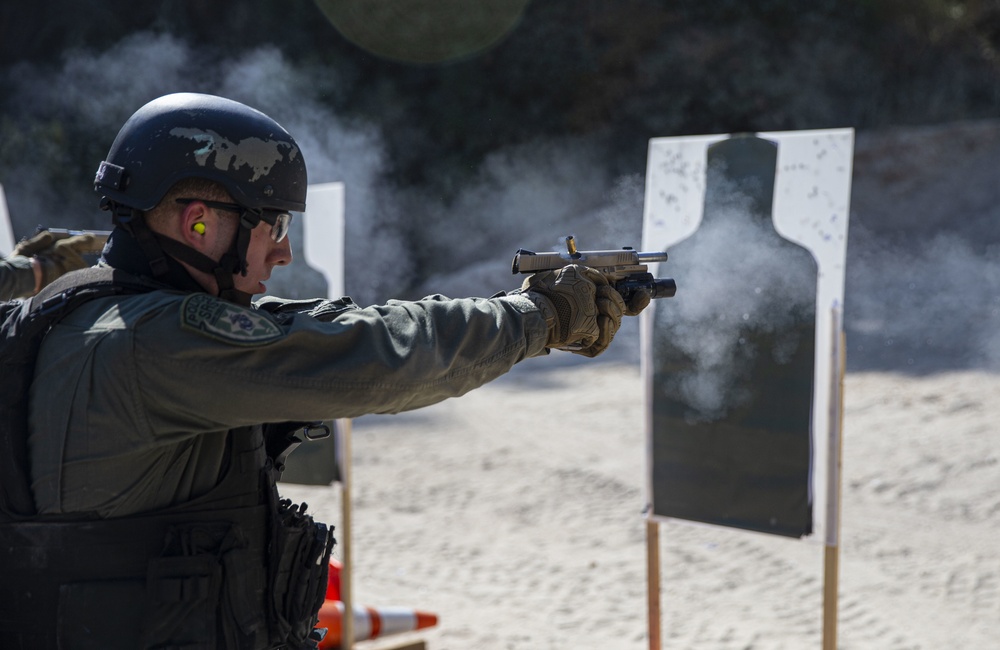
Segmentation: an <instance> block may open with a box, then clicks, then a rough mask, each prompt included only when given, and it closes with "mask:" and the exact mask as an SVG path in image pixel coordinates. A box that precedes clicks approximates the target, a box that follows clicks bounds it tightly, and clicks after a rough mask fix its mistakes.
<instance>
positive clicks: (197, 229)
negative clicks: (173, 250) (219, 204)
mask: <svg viewBox="0 0 1000 650" xmlns="http://www.w3.org/2000/svg"><path fill="white" fill-rule="evenodd" d="M179 226H180V233H179V235H180V238H181V240H182V241H183V242H184V243H185V244H187V245H188V246H190V247H191V248H193V249H195V250H197V251H200V252H202V253H205V254H206V255H210V253H211V252H212V251H214V250H216V248H217V246H218V244H217V242H218V239H219V237H220V236H221V235H222V230H223V229H222V228H220V227H219V226H220V224H219V216H218V214H216V212H215V211H214V210H209V209H208V207H206V206H205V204H204V203H202V202H201V201H192V202H191V203H188V204H187V205H186V206H184V210H183V212H181V218H180V223H179Z"/></svg>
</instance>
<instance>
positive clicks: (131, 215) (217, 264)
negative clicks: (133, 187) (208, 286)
mask: <svg viewBox="0 0 1000 650" xmlns="http://www.w3.org/2000/svg"><path fill="white" fill-rule="evenodd" d="M101 207H102V208H104V209H106V210H111V212H112V215H113V217H112V218H113V221H114V223H115V225H116V226H120V227H122V228H124V229H126V230H128V231H129V232H130V233H131V234H132V236H133V237H134V238H135V240H136V241H137V242H138V243H139V247H140V248H141V249H142V252H143V254H144V255H145V256H146V259H147V260H148V261H149V267H150V269H152V271H153V277H154V278H155V279H158V280H162V279H163V278H164V277H165V276H166V274H167V272H168V266H167V260H166V256H167V255H169V256H170V257H173V258H174V259H176V260H179V261H181V262H185V263H187V264H189V265H191V266H193V267H194V268H196V269H198V270H199V271H201V272H202V273H207V274H209V275H211V276H212V277H214V278H215V283H216V286H217V287H218V290H219V293H218V294H217V295H218V296H219V297H220V298H222V299H223V300H228V301H230V302H233V303H236V304H238V305H243V306H245V307H249V306H250V302H251V300H252V299H253V294H249V293H246V292H244V291H240V290H239V289H237V288H236V287H235V285H234V283H233V276H234V275H236V274H237V273H239V274H240V275H242V276H244V277H246V274H247V250H248V249H249V248H250V235H251V230H252V229H253V228H254V227H255V226H256V225H257V224H256V223H253V222H252V221H251V220H248V219H245V218H244V219H240V224H239V227H238V228H237V229H236V236H235V237H233V241H232V243H231V244H230V246H229V250H227V251H226V252H225V253H223V255H222V257H220V258H219V260H218V261H216V260H213V259H212V258H211V257H209V256H208V255H205V254H204V253H202V252H201V251H198V250H195V249H194V248H191V247H190V246H187V245H186V244H182V243H181V242H179V241H177V240H176V239H172V238H170V237H167V236H166V235H161V234H160V233H157V232H155V231H154V230H153V229H151V228H150V227H149V225H148V224H147V223H146V220H145V219H144V218H143V217H142V212H141V211H139V210H135V209H132V208H129V207H126V206H119V205H116V204H114V203H113V202H111V201H108V202H107V205H105V204H104V203H103V202H102V206H101ZM259 222H260V220H259V219H258V220H257V223H259Z"/></svg>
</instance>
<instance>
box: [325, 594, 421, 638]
mask: <svg viewBox="0 0 1000 650" xmlns="http://www.w3.org/2000/svg"><path fill="white" fill-rule="evenodd" d="M353 609H354V640H355V641H367V640H368V639H377V638H380V637H384V636H390V635H392V634H400V633H402V632H412V631H413V630H422V629H424V628H425V627H433V626H435V625H437V622H438V617H437V615H436V614H430V613H428V612H423V611H420V610H418V609H410V608H408V607H362V606H360V605H357V606H355V607H354V608H353ZM343 616H344V603H342V602H341V601H339V600H328V601H326V602H324V603H323V606H322V607H321V608H320V610H319V624H318V625H317V626H316V627H325V628H326V629H327V630H326V638H324V639H323V640H322V641H321V642H320V644H319V647H320V650H334V649H335V648H339V647H340V643H341V641H342V640H343V631H342V630H343V627H342V625H341V622H342V620H343Z"/></svg>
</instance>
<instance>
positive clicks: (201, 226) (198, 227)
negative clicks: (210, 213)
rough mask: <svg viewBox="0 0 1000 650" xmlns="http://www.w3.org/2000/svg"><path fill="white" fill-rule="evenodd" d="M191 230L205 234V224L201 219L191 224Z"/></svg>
mask: <svg viewBox="0 0 1000 650" xmlns="http://www.w3.org/2000/svg"><path fill="white" fill-rule="evenodd" d="M191 230H193V231H195V232H196V233H198V234H199V235H204V234H205V224H203V223H202V222H200V221H199V222H198V223H196V224H194V225H193V226H191Z"/></svg>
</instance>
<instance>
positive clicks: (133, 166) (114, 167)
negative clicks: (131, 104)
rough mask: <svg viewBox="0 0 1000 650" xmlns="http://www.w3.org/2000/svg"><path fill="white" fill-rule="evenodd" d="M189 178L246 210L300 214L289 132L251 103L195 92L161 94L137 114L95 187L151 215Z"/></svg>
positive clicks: (302, 177) (296, 153) (302, 180)
mask: <svg viewBox="0 0 1000 650" xmlns="http://www.w3.org/2000/svg"><path fill="white" fill-rule="evenodd" d="M192 177H194V178H207V179H210V180H214V181H217V182H219V183H221V184H222V185H223V186H225V188H226V189H227V190H228V191H229V193H230V194H231V195H232V197H233V199H234V200H235V201H236V202H237V203H239V204H240V205H242V206H244V207H247V208H250V209H251V210H261V209H270V210H289V211H296V212H302V211H304V210H305V204H306V186H307V180H306V165H305V161H304V160H303V159H302V152H301V151H300V150H299V147H298V145H297V144H296V143H295V140H294V139H293V138H292V136H291V135H289V133H288V131H286V130H285V129H284V128H282V126H281V125H280V124H278V123H277V122H275V121H274V120H273V119H271V118H270V117H268V116H267V115H265V114H263V113H261V112H260V111H258V110H256V109H253V108H250V107H249V106H246V105H244V104H241V103H239V102H236V101H233V100H230V99H225V98H223V97H215V96H213V95H203V94H198V93H176V94H173V95H165V96H163V97H159V98H157V99H154V100H153V101H151V102H149V103H148V104H146V105H145V106H143V107H142V108H140V109H139V110H138V111H136V112H135V114H133V115H132V117H130V118H129V120H128V121H127V122H125V124H124V126H122V128H121V130H120V131H119V132H118V136H117V137H116V138H115V141H114V143H113V144H112V145H111V150H110V151H109V152H108V156H107V158H106V159H105V160H104V161H103V162H102V163H101V165H100V167H99V168H98V170H97V176H96V178H95V179H94V189H95V190H96V191H97V192H98V193H99V194H101V195H102V197H104V200H105V201H106V202H107V201H110V202H113V203H115V204H117V205H119V206H127V207H129V208H133V209H136V210H150V209H152V208H153V207H154V206H155V205H156V204H157V203H158V202H159V201H160V199H161V198H163V195H164V194H166V192H167V191H168V190H169V189H170V188H171V187H172V186H173V185H174V183H176V182H177V181H179V180H181V179H184V178H192Z"/></svg>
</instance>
